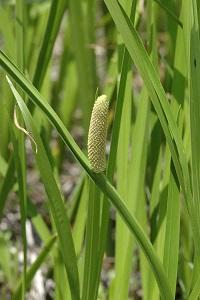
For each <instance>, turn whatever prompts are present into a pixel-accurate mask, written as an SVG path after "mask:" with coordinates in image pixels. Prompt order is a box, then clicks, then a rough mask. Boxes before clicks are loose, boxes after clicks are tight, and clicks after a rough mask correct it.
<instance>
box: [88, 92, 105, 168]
mask: <svg viewBox="0 0 200 300" xmlns="http://www.w3.org/2000/svg"><path fill="white" fill-rule="evenodd" d="M108 109H109V101H108V100H107V96H106V95H102V96H100V97H98V98H97V100H96V101H95V103H94V107H93V110H92V115H91V120H90V127H89V134H88V158H89V161H90V164H91V167H92V170H93V171H94V172H95V173H101V172H103V171H104V170H105V168H106V160H105V148H106V135H107V119H108Z"/></svg>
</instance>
